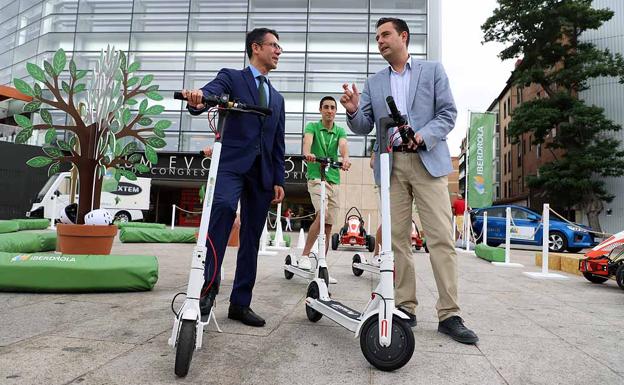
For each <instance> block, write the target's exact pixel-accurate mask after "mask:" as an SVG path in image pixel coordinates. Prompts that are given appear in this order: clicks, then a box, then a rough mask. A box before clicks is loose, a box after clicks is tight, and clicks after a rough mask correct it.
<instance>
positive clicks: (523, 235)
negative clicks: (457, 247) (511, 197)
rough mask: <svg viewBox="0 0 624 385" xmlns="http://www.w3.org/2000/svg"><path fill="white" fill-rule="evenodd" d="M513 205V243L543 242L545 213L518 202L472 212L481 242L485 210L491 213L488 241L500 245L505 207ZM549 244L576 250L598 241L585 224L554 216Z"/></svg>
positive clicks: (503, 232)
mask: <svg viewBox="0 0 624 385" xmlns="http://www.w3.org/2000/svg"><path fill="white" fill-rule="evenodd" d="M507 207H511V221H512V223H511V226H512V227H511V243H514V244H520V245H534V246H541V245H542V234H543V231H542V216H541V215H539V214H537V213H535V212H533V211H531V210H529V209H528V208H526V207H522V206H515V205H504V206H491V207H484V208H481V209H475V210H472V211H471V212H470V218H471V221H472V228H473V230H474V233H475V234H476V236H477V243H480V242H482V239H483V233H482V231H483V213H484V212H486V211H487V215H488V233H487V243H488V245H490V246H498V245H500V244H502V243H505V209H506V208H507ZM549 222H550V226H549V227H550V231H549V237H548V248H549V250H550V251H553V252H563V251H565V250H567V251H569V252H571V253H576V252H579V251H581V250H582V249H585V248H588V247H594V246H595V245H596V244H597V242H596V241H595V240H594V236H593V234H592V233H590V232H588V231H587V230H588V229H589V228H588V227H587V226H585V225H580V224H576V223H575V224H570V223H566V222H563V221H561V220H558V219H556V217H553V216H551V217H550V219H549Z"/></svg>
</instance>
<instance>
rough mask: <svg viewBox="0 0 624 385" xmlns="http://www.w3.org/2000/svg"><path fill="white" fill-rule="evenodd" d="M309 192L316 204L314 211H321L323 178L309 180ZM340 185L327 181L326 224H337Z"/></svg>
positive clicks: (313, 203) (313, 202)
mask: <svg viewBox="0 0 624 385" xmlns="http://www.w3.org/2000/svg"><path fill="white" fill-rule="evenodd" d="M308 192H309V193H310V199H311V200H312V205H313V206H314V211H316V212H317V213H318V212H320V211H321V180H320V179H312V180H309V181H308ZM338 200H339V197H338V186H336V185H333V184H330V183H325V224H326V225H334V224H336V217H338Z"/></svg>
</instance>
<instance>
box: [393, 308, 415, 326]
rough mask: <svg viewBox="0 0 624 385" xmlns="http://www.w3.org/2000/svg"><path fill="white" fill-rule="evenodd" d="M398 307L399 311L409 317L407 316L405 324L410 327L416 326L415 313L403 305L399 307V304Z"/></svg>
mask: <svg viewBox="0 0 624 385" xmlns="http://www.w3.org/2000/svg"><path fill="white" fill-rule="evenodd" d="M398 309H399V310H401V311H402V312H403V314H405V315H406V316H408V317H409V318H408V320H407V324H408V325H409V326H410V327H412V328H414V327H416V324H417V323H418V322H417V321H416V314H413V313H412V312H410V311H409V310H407V309H406V308H404V307H400V306H399V308H398Z"/></svg>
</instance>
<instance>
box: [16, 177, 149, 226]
mask: <svg viewBox="0 0 624 385" xmlns="http://www.w3.org/2000/svg"><path fill="white" fill-rule="evenodd" d="M151 182H152V180H151V179H150V178H137V180H135V181H131V180H128V179H126V178H124V177H122V178H121V179H120V181H119V183H117V181H116V180H115V178H113V177H112V176H111V175H109V174H107V175H106V176H105V177H104V180H103V181H102V195H100V208H103V209H106V210H107V211H108V212H109V213H110V214H111V215H112V216H113V217H114V218H115V220H116V221H121V222H128V221H139V220H142V219H143V211H141V210H149V204H150V188H151ZM69 194H70V173H69V172H61V173H58V174H54V175H52V176H51V177H50V179H48V181H47V182H46V184H45V185H44V186H43V188H42V189H41V191H40V192H39V194H37V198H36V199H35V202H34V203H33V205H32V208H31V209H30V211H28V212H27V213H26V216H27V217H29V218H50V219H51V218H55V219H57V218H60V213H61V210H63V209H64V208H65V207H66V206H67V205H68V204H69V201H70V199H69ZM76 199H79V197H78V196H76ZM54 211H55V212H54Z"/></svg>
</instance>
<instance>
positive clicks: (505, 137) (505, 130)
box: [503, 127, 507, 146]
mask: <svg viewBox="0 0 624 385" xmlns="http://www.w3.org/2000/svg"><path fill="white" fill-rule="evenodd" d="M503 141H504V142H505V146H506V145H507V127H503Z"/></svg>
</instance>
